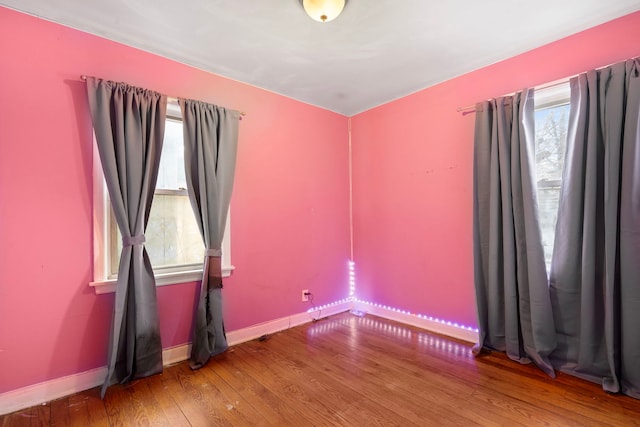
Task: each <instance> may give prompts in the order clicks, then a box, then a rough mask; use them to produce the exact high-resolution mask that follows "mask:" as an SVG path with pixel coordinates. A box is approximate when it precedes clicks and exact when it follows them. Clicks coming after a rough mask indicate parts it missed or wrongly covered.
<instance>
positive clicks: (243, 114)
mask: <svg viewBox="0 0 640 427" xmlns="http://www.w3.org/2000/svg"><path fill="white" fill-rule="evenodd" d="M80 80H83V81H86V80H87V76H85V75H84V74H82V75H81V76H80ZM167 101H172V102H178V98H177V97H175V96H168V95H167ZM246 115H247V113H245V112H244V111H240V120H242V117H244V116H246Z"/></svg>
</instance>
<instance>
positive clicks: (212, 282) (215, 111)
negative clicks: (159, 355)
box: [178, 99, 240, 369]
mask: <svg viewBox="0 0 640 427" xmlns="http://www.w3.org/2000/svg"><path fill="white" fill-rule="evenodd" d="M178 102H179V104H180V109H181V110H182V116H183V127H184V161H185V172H186V179H187V191H188V193H189V199H190V201H191V206H192V208H193V211H194V213H195V216H196V220H197V223H198V227H199V229H200V233H201V234H202V239H203V241H204V245H205V254H204V266H203V276H202V282H201V285H200V294H199V298H198V302H197V305H196V310H195V315H194V326H193V337H192V347H191V358H190V366H191V368H192V369H197V368H200V367H202V366H204V365H205V364H206V363H207V361H208V360H209V358H210V357H212V356H214V355H216V354H219V353H221V352H223V351H225V350H226V349H227V347H228V345H227V339H226V335H225V329H224V320H223V316H222V266H221V260H222V251H221V246H222V239H223V236H224V229H225V224H226V222H227V212H228V210H229V203H230V201H231V192H232V189H233V179H234V174H235V166H236V156H237V149H238V123H239V120H240V113H239V112H237V111H233V110H228V109H225V108H222V107H218V106H216V105H212V104H207V103H204V102H200V101H192V100H187V99H179V100H178Z"/></svg>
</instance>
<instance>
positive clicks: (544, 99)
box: [535, 83, 570, 272]
mask: <svg viewBox="0 0 640 427" xmlns="http://www.w3.org/2000/svg"><path fill="white" fill-rule="evenodd" d="M569 98H570V91H569V83H566V84H562V85H554V86H552V87H550V88H548V89H542V90H539V91H536V94H535V122H536V126H535V134H536V135H535V138H536V144H535V145H536V184H537V192H538V216H539V221H540V231H541V234H542V245H543V247H544V257H545V263H546V265H547V272H548V271H549V269H550V267H551V256H552V255H553V241H554V236H555V229H556V221H557V218H558V202H559V199H560V184H561V182H562V168H563V165H564V154H565V150H566V146H567V130H568V125H569Z"/></svg>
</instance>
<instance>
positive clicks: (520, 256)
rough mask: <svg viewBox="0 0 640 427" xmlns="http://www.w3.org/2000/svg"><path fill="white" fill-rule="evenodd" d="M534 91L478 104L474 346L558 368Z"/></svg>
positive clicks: (548, 368) (549, 369) (545, 367)
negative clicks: (538, 185)
mask: <svg viewBox="0 0 640 427" xmlns="http://www.w3.org/2000/svg"><path fill="white" fill-rule="evenodd" d="M533 113H534V110H533V91H532V90H525V91H523V92H519V93H517V94H515V95H513V96H508V97H502V98H497V99H494V100H491V101H485V102H482V103H479V104H478V105H477V106H476V125H475V138H474V139H475V147H474V172H473V173H474V205H473V221H474V222H473V244H474V246H473V247H474V278H475V280H474V281H475V288H476V304H477V310H478V325H479V330H480V339H479V342H478V344H477V345H476V347H475V352H476V353H478V352H479V351H480V350H481V349H482V348H488V349H495V350H499V351H504V352H506V354H507V355H508V357H509V358H511V359H513V360H516V361H519V362H520V363H529V362H530V361H531V360H532V361H533V362H535V363H536V364H537V365H538V366H539V367H540V368H541V369H542V370H543V371H544V372H546V373H547V374H548V375H550V376H552V377H553V376H555V373H554V369H553V367H552V365H551V363H550V361H549V357H548V356H549V354H550V353H551V351H552V350H553V349H554V348H555V329H554V325H553V317H552V310H551V301H550V298H549V294H548V290H547V275H546V274H547V273H546V268H545V263H544V254H543V248H542V243H541V238H540V229H539V226H538V217H537V196H536V192H535V187H534V179H533V174H534V161H533V154H534V148H535V146H534V143H535V140H534V117H533Z"/></svg>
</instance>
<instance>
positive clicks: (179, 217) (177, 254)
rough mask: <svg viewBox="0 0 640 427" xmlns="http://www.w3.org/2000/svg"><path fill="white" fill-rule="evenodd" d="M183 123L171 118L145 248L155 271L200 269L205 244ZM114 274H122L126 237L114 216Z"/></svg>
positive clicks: (112, 247) (111, 234)
mask: <svg viewBox="0 0 640 427" xmlns="http://www.w3.org/2000/svg"><path fill="white" fill-rule="evenodd" d="M182 138H183V133H182V121H180V120H177V119H172V118H167V121H166V127H165V136H164V142H163V146H162V155H161V157H160V167H159V170H158V181H157V182H156V190H155V194H154V197H153V203H152V205H151V213H150V214H149V222H148V224H147V229H146V231H145V238H146V243H145V248H146V249H147V253H148V254H149V260H150V261H151V265H152V266H153V269H154V271H156V272H160V271H162V270H167V269H176V268H185V267H191V268H200V267H201V265H202V260H203V257H204V244H203V243H202V237H201V236H200V231H199V230H198V225H197V223H196V220H195V217H194V214H193V210H192V208H191V203H190V202H189V196H188V194H187V190H186V187H187V183H186V178H185V172H184V146H183V140H182ZM110 237H111V245H110V248H111V253H110V260H111V263H110V267H111V271H110V274H111V275H112V276H114V275H117V273H118V259H119V254H120V251H121V250H122V238H121V236H120V232H119V231H118V227H117V225H116V221H115V218H114V217H113V213H111V215H110Z"/></svg>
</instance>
